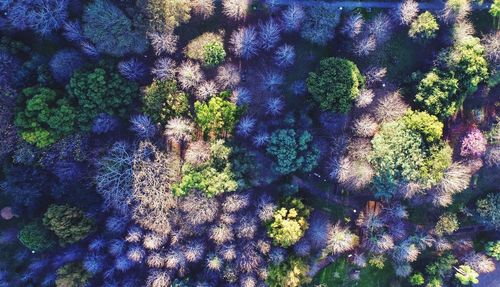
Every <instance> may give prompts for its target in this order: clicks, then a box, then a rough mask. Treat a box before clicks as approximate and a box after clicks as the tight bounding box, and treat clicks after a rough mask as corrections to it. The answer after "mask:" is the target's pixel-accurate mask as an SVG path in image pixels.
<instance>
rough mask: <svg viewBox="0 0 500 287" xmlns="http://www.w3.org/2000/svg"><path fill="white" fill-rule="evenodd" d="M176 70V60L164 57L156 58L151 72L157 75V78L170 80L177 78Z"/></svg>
mask: <svg viewBox="0 0 500 287" xmlns="http://www.w3.org/2000/svg"><path fill="white" fill-rule="evenodd" d="M176 71H177V68H176V66H175V61H174V60H172V59H170V58H167V57H164V58H160V59H158V60H156V62H155V65H154V67H153V69H152V70H151V73H152V74H153V75H154V76H155V79H158V80H170V79H174V78H175V73H176Z"/></svg>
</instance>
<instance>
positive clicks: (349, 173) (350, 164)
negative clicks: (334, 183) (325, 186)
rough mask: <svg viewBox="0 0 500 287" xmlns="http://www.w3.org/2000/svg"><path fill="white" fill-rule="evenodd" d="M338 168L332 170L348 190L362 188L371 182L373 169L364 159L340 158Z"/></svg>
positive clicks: (373, 173)
mask: <svg viewBox="0 0 500 287" xmlns="http://www.w3.org/2000/svg"><path fill="white" fill-rule="evenodd" d="M337 168H338V170H337V171H335V172H333V174H336V175H337V180H338V182H339V183H340V184H342V186H344V187H345V188H347V189H349V190H354V191H356V190H362V189H363V188H365V187H366V186H368V184H369V183H370V182H371V180H372V178H373V176H374V175H375V171H374V170H373V168H372V166H371V165H370V164H369V163H368V161H366V160H352V159H349V158H347V157H344V158H341V160H340V162H339V165H338V167H337Z"/></svg>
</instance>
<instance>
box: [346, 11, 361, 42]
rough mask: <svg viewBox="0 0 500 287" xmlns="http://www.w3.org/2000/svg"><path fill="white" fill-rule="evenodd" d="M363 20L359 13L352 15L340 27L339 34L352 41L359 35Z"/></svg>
mask: <svg viewBox="0 0 500 287" xmlns="http://www.w3.org/2000/svg"><path fill="white" fill-rule="evenodd" d="M363 24H364V20H363V16H362V15H361V14H359V13H354V14H351V15H349V17H347V19H346V20H345V23H344V25H343V26H342V29H341V32H342V34H344V35H345V36H347V37H349V38H351V39H353V38H354V37H356V36H357V35H359V33H361V28H362V27H363Z"/></svg>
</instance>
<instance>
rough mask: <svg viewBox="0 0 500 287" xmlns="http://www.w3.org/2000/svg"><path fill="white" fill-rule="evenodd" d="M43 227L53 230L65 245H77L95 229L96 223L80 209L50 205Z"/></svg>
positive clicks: (44, 216)
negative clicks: (76, 243)
mask: <svg viewBox="0 0 500 287" xmlns="http://www.w3.org/2000/svg"><path fill="white" fill-rule="evenodd" d="M43 225H45V226H46V227H47V228H48V229H50V230H52V231H53V232H54V233H55V234H56V235H57V237H59V239H60V240H61V243H63V244H66V243H75V242H77V241H79V240H81V239H83V238H85V237H87V235H88V234H89V233H90V232H92V231H93V230H94V228H95V226H94V221H93V220H92V219H90V218H88V217H86V216H85V214H84V213H83V211H81V210H80V209H78V208H76V207H71V206H69V205H56V204H52V205H50V206H49V208H48V209H47V211H46V212H45V214H44V215H43Z"/></svg>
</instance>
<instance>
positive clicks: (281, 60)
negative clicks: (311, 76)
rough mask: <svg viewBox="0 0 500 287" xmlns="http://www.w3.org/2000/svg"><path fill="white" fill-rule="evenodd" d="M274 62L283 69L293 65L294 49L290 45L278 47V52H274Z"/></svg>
mask: <svg viewBox="0 0 500 287" xmlns="http://www.w3.org/2000/svg"><path fill="white" fill-rule="evenodd" d="M274 61H275V62H276V64H277V65H278V66H280V67H283V68H286V67H289V66H291V65H293V62H294V61H295V49H294V47H293V46H291V45H288V44H285V45H283V46H280V47H278V49H276V52H274Z"/></svg>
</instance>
